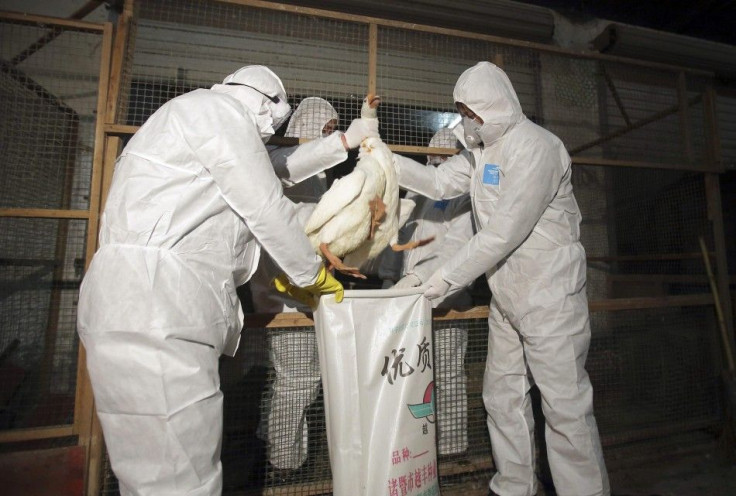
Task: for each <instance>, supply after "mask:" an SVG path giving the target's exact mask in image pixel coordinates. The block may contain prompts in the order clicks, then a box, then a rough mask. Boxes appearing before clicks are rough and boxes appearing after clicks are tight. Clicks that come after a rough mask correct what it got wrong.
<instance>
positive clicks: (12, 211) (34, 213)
mask: <svg viewBox="0 0 736 496" xmlns="http://www.w3.org/2000/svg"><path fill="white" fill-rule="evenodd" d="M0 217H33V218H41V219H88V218H89V212H88V211H87V210H60V209H54V208H0Z"/></svg>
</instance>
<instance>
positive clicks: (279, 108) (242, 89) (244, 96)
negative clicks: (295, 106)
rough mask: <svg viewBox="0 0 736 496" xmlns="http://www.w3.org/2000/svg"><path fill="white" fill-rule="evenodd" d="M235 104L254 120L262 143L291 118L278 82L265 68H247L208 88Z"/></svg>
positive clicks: (281, 85)
mask: <svg viewBox="0 0 736 496" xmlns="http://www.w3.org/2000/svg"><path fill="white" fill-rule="evenodd" d="M211 89H212V90H213V91H217V92H218V93H226V94H229V95H230V96H232V97H233V98H235V99H236V100H238V101H239V102H240V103H242V104H243V105H244V106H245V107H247V108H248V109H249V110H250V111H251V112H253V114H254V115H255V116H256V124H257V126H258V132H259V133H260V135H261V139H262V140H263V142H264V143H265V142H266V141H268V139H269V138H270V137H271V136H273V135H274V134H275V133H276V130H277V129H278V128H279V127H281V125H283V123H284V122H286V119H287V118H288V117H289V114H291V106H290V105H289V103H288V101H287V96H286V90H285V89H284V84H283V83H282V82H281V79H279V77H278V76H277V75H276V74H274V72H273V71H272V70H271V69H269V68H268V67H266V66H262V65H248V66H245V67H242V68H240V69H238V70H237V71H235V72H234V73H232V74H230V75H229V76H227V77H226V78H225V79H224V80H223V81H222V84H215V85H213V86H212V88H211Z"/></svg>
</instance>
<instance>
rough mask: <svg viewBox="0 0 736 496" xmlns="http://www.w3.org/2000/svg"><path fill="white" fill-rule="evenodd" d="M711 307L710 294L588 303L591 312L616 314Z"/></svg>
mask: <svg viewBox="0 0 736 496" xmlns="http://www.w3.org/2000/svg"><path fill="white" fill-rule="evenodd" d="M707 305H713V296H712V295H711V294H709V293H708V294H694V295H678V296H661V297H643V298H611V299H607V300H596V301H591V302H590V303H588V309H589V310H590V312H591V313H593V312H616V311H619V310H645V309H649V308H668V307H698V306H707Z"/></svg>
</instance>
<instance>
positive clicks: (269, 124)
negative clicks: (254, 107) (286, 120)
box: [256, 105, 276, 143]
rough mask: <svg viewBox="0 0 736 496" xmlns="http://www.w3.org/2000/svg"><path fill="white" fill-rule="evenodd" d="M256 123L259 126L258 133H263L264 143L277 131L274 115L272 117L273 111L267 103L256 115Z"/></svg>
mask: <svg viewBox="0 0 736 496" xmlns="http://www.w3.org/2000/svg"><path fill="white" fill-rule="evenodd" d="M256 125H257V126H258V133H259V134H260V135H261V140H263V142H264V143H265V142H266V141H268V140H269V139H270V138H271V136H273V135H274V134H275V133H276V130H275V129H274V128H273V117H271V112H270V111H269V109H268V108H267V107H266V106H265V105H262V106H261V108H260V110H259V112H258V114H257V115H256Z"/></svg>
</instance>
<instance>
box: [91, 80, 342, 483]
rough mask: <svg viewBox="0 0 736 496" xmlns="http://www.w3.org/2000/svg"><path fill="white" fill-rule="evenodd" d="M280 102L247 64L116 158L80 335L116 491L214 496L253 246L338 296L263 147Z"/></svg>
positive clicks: (161, 115)
mask: <svg viewBox="0 0 736 496" xmlns="http://www.w3.org/2000/svg"><path fill="white" fill-rule="evenodd" d="M286 98H287V97H286V92H285V90H284V87H283V83H282V82H281V80H280V79H279V78H278V76H276V75H275V74H274V73H273V72H272V71H271V70H269V69H268V68H267V67H263V66H246V67H244V68H242V69H240V70H238V71H236V72H235V73H233V74H231V75H230V76H228V77H226V78H225V80H224V81H223V84H216V85H214V86H213V87H212V88H211V89H210V90H196V91H193V92H191V93H188V94H186V95H182V96H180V97H178V98H175V99H174V100H172V101H171V102H169V103H167V104H165V105H164V106H162V107H161V108H160V109H159V110H158V111H157V112H155V113H154V115H152V116H151V117H150V118H149V119H148V121H146V123H145V124H144V125H143V126H142V127H141V129H140V130H139V131H138V133H136V135H135V136H134V137H133V139H132V140H131V142H130V143H129V144H128V146H127V147H126V148H125V150H124V151H123V154H122V155H121V157H120V159H119V160H118V163H117V165H116V170H115V173H114V176H113V181H112V185H111V189H110V194H109V197H108V200H107V204H106V206H105V212H104V214H103V218H102V226H101V232H100V249H99V250H98V251H97V252H96V253H95V256H94V257H93V260H92V264H91V265H90V267H89V269H88V270H87V273H86V274H85V277H84V280H83V282H82V285H81V288H80V292H79V305H78V313H77V330H78V333H79V336H80V339H81V340H82V342H83V343H84V347H85V349H86V352H87V353H86V357H87V370H88V372H89V377H90V380H91V383H92V388H93V391H94V396H95V406H96V410H97V416H98V418H99V419H100V423H101V425H102V429H103V432H104V436H105V444H106V447H107V450H108V454H109V456H110V462H111V465H112V469H113V471H114V472H115V475H116V476H117V478H118V481H119V482H120V491H121V494H123V495H126V496H127V495H131V494H136V495H141V496H142V495H152V496H153V495H160V494H184V493H186V494H195V493H196V494H219V493H220V492H221V491H222V465H221V463H220V445H221V435H222V392H221V391H220V388H219V376H218V372H217V370H218V358H219V356H220V354H221V353H227V354H233V353H234V352H235V350H236V348H237V344H238V339H239V336H240V331H241V328H242V324H243V314H242V311H241V309H240V304H239V302H238V299H237V295H236V293H235V287H236V285H238V284H242V283H244V282H245V281H246V280H247V279H248V277H249V275H250V274H251V272H252V270H254V268H255V264H256V262H257V260H258V256H259V252H260V249H261V247H262V248H263V249H264V250H266V251H267V252H268V253H269V254H270V255H271V256H273V258H274V259H275V260H278V263H279V265H280V266H281V267H282V268H283V271H284V273H285V275H284V276H283V278H282V280H284V281H288V283H289V286H288V287H287V286H286V284H284V287H285V288H286V289H287V290H293V288H295V287H296V288H300V292H299V294H308V295H313V296H314V297H315V298H317V297H319V295H321V294H322V293H323V292H324V293H326V292H330V293H335V295H336V300H340V299H341V298H342V294H341V293H342V287H341V286H340V284H339V283H338V282H337V281H335V280H334V278H332V277H331V276H330V275H329V274H328V273H327V271H326V269H325V268H324V266H323V265H322V264H321V260H320V259H319V258H318V257H317V256H316V254H315V253H314V251H313V250H312V248H311V245H310V244H309V241H308V240H307V238H306V236H305V235H304V234H303V232H301V230H300V229H299V226H298V224H297V222H296V212H295V211H294V209H293V207H292V206H291V204H290V203H289V202H288V200H286V199H285V198H284V197H283V195H282V194H281V185H280V184H279V181H278V179H277V178H276V176H275V174H274V172H273V168H272V167H271V163H270V161H269V160H268V154H267V151H266V148H265V146H264V142H265V141H266V140H267V139H269V138H270V137H271V136H272V135H273V133H274V132H275V129H277V128H278V127H279V125H280V123H283V121H284V119H285V118H286V117H287V116H288V115H289V112H290V107H289V105H288V103H286ZM256 240H257V241H256ZM287 277H288V279H287ZM327 286H330V289H327Z"/></svg>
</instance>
